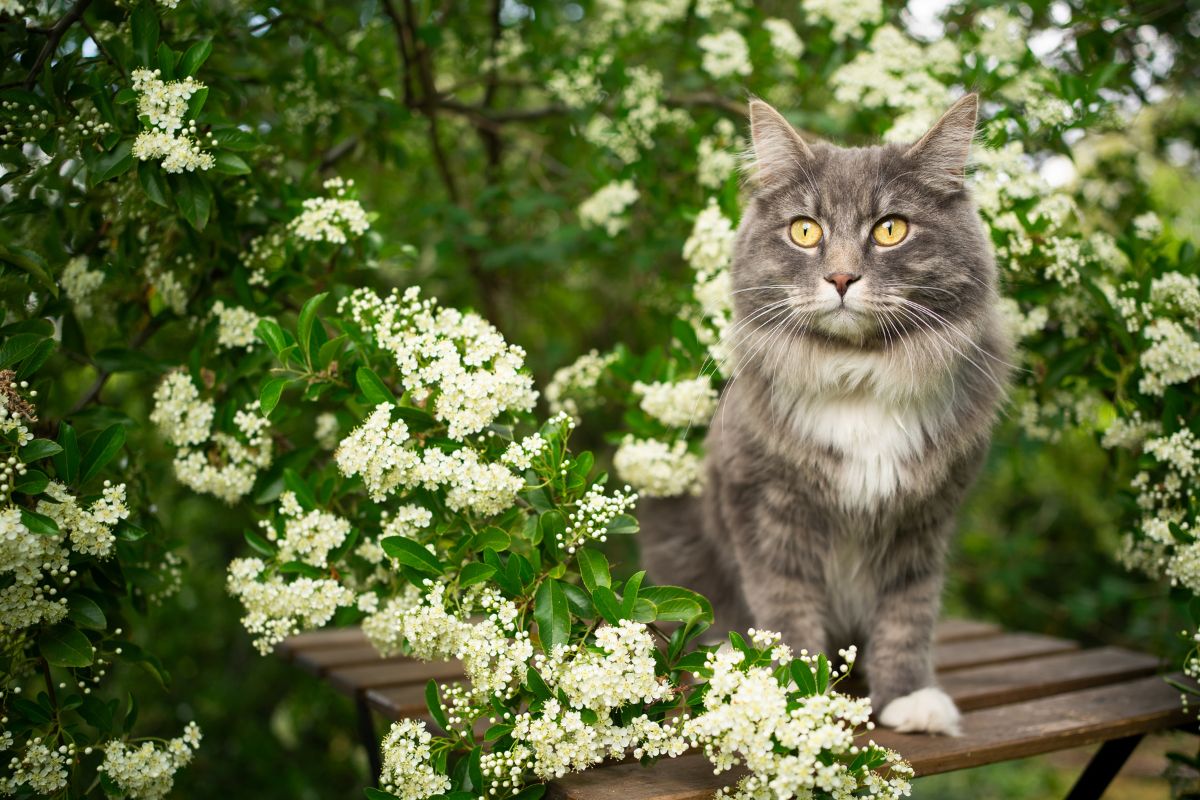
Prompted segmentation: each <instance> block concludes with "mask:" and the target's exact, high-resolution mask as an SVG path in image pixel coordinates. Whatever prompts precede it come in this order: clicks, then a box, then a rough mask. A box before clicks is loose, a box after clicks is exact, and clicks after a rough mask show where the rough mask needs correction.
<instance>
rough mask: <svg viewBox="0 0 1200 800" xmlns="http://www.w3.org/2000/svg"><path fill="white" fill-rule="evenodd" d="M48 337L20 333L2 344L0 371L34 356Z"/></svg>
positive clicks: (0, 349) (0, 346)
mask: <svg viewBox="0 0 1200 800" xmlns="http://www.w3.org/2000/svg"><path fill="white" fill-rule="evenodd" d="M45 338H46V337H44V336H41V335H39V334H36V333H18V334H17V335H16V336H10V337H8V339H6V340H5V342H4V344H0V369H9V368H11V367H12V366H14V365H15V364H17V363H18V362H19V361H21V359H23V358H26V357H28V356H30V355H32V354H33V352H34V351H35V350H37V347H38V345H39V344H41V343H42V340H43V339H45Z"/></svg>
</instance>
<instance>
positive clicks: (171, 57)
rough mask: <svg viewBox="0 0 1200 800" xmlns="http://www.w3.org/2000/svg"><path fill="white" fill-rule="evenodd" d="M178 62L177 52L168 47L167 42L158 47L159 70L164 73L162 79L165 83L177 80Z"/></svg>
mask: <svg viewBox="0 0 1200 800" xmlns="http://www.w3.org/2000/svg"><path fill="white" fill-rule="evenodd" d="M177 61H178V58H177V56H176V55H175V51H174V50H172V49H171V48H170V47H168V46H167V43H166V42H161V43H160V44H159V45H158V69H159V71H160V72H162V75H161V76H160V77H161V78H162V79H163V80H164V81H173V80H175V63H176V62H177Z"/></svg>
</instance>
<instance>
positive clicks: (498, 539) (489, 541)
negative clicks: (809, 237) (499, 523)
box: [470, 527, 511, 553]
mask: <svg viewBox="0 0 1200 800" xmlns="http://www.w3.org/2000/svg"><path fill="white" fill-rule="evenodd" d="M510 544H511V540H510V539H509V538H508V534H507V533H505V532H504V531H502V530H500V529H499V528H496V527H490V528H484V529H483V530H481V531H480V532H479V533H477V534H475V535H474V536H472V537H471V545H470V549H471V550H475V551H479V550H495V551H496V552H497V553H499V552H502V551H504V550H507V549H508V546H509V545H510Z"/></svg>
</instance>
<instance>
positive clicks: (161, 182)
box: [137, 161, 171, 208]
mask: <svg viewBox="0 0 1200 800" xmlns="http://www.w3.org/2000/svg"><path fill="white" fill-rule="evenodd" d="M137 176H138V183H140V184H141V185H142V191H143V192H145V193H146V197H148V198H150V201H151V202H153V203H155V204H157V205H160V206H162V207H163V208H171V186H170V184H168V183H167V178H166V176H165V175H164V174H163V171H162V168H161V167H159V166H158V165H157V164H155V163H153V162H151V161H139V162H138V165H137Z"/></svg>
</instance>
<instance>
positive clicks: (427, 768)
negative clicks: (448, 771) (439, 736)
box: [379, 719, 450, 800]
mask: <svg viewBox="0 0 1200 800" xmlns="http://www.w3.org/2000/svg"><path fill="white" fill-rule="evenodd" d="M431 739H432V737H431V736H430V735H429V732H428V731H427V730H425V723H424V722H423V721H421V720H413V719H406V720H401V721H400V722H396V723H393V724H392V727H391V728H390V729H389V730H388V734H387V737H386V738H385V739H384V740H383V745H382V753H383V773H382V774H381V775H380V777H379V782H380V784H381V785H382V786H383V788H384V789H385V790H386V791H388V792H391V793H392V794H394V795H395V796H396V797H399V798H400V800H425V798H427V797H433V796H435V795H441V794H445V793H446V792H448V791H449V790H450V779H449V778H448V777H446V776H445V775H440V774H438V773H437V772H434V770H433V763H432V761H433V759H432V756H431V754H430V749H429V742H430V740H431Z"/></svg>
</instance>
